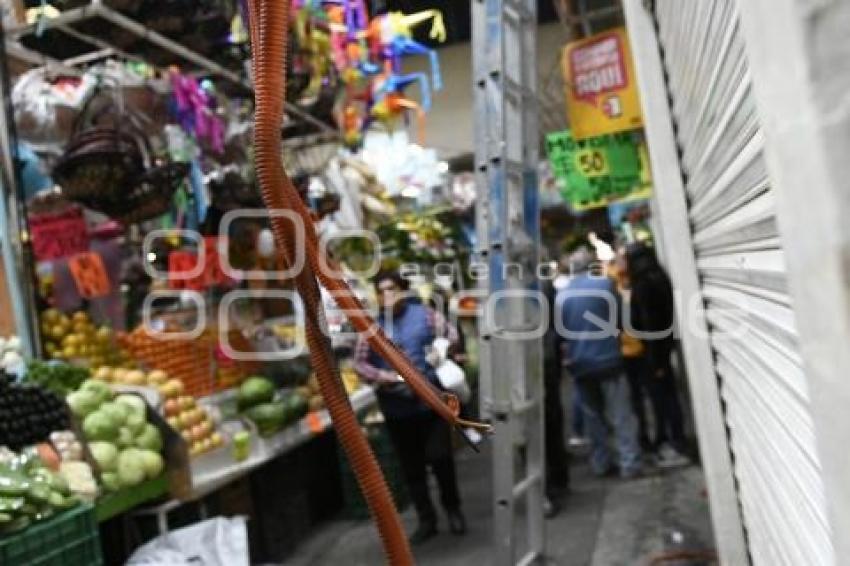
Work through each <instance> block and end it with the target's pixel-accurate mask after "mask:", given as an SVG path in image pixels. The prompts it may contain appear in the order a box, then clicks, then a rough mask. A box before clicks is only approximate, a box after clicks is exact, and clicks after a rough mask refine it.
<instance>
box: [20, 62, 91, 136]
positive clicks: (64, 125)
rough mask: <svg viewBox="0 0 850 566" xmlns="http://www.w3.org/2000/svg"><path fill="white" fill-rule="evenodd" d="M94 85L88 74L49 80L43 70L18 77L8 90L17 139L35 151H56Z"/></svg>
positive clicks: (69, 131)
mask: <svg viewBox="0 0 850 566" xmlns="http://www.w3.org/2000/svg"><path fill="white" fill-rule="evenodd" d="M95 83H96V80H95V79H94V78H93V77H91V76H90V75H88V74H86V75H83V76H82V77H54V78H51V77H49V76H48V73H47V71H46V70H45V69H44V68H37V69H32V70H30V71H27V72H26V73H24V74H23V75H21V77H20V78H19V79H18V80H17V82H16V83H15V86H14V88H12V104H13V105H14V108H15V121H16V123H17V126H18V135H19V137H20V138H21V139H22V140H25V141H27V142H29V143H30V144H32V145H33V146H34V147H35V148H36V149H37V150H44V151H49V150H51V149H53V150H54V151H56V152H59V151H60V150H61V146H62V145H64V144H65V142H66V141H67V140H68V138H69V137H70V135H71V130H72V128H73V125H74V119H75V117H76V115H77V113H78V112H79V110H80V108H81V107H82V105H83V103H84V101H85V100H86V99H87V98H88V97H89V95H90V94H91V92H92V90H93V89H94V86H95Z"/></svg>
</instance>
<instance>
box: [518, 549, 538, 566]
mask: <svg viewBox="0 0 850 566" xmlns="http://www.w3.org/2000/svg"><path fill="white" fill-rule="evenodd" d="M540 558H541V554H540V552H538V551H536V550H530V551H529V552H527V553H526V554H525V556H523V557H522V558H520V559H519V561H517V563H516V564H517V566H529V565H531V564H535V563H536V562H537V561H538V560H540Z"/></svg>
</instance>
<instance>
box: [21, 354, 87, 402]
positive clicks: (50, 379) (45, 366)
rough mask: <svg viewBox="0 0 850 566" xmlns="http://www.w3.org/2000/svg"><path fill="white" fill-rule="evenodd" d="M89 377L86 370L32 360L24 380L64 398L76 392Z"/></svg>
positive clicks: (58, 363)
mask: <svg viewBox="0 0 850 566" xmlns="http://www.w3.org/2000/svg"><path fill="white" fill-rule="evenodd" d="M89 375H90V373H89V370H88V369H87V368H83V367H78V366H72V365H70V364H66V363H62V362H55V361H54V362H40V361H38V360H33V361H31V362H30V363H29V364H28V365H27V370H26V373H25V374H24V380H25V381H26V382H28V383H34V384H36V385H39V386H41V387H44V388H45V389H49V390H50V391H53V392H54V393H56V394H57V395H60V396H62V397H65V396H66V395H68V393H70V392H72V391H76V390H77V389H78V388H79V387H80V385H82V384H83V382H84V381H85V380H86V379H88V378H89Z"/></svg>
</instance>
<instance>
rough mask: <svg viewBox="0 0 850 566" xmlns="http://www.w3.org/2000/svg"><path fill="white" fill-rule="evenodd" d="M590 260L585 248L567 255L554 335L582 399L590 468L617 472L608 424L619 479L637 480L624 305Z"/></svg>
mask: <svg viewBox="0 0 850 566" xmlns="http://www.w3.org/2000/svg"><path fill="white" fill-rule="evenodd" d="M594 261H595V256H594V255H593V254H592V253H591V252H590V251H589V250H588V249H587V248H579V249H578V250H576V251H575V252H573V254H572V255H571V256H570V263H571V268H572V272H573V274H574V277H573V278H572V279H571V280H570V283H569V285H567V287H566V288H565V289H564V290H562V291H561V292H560V293H558V297H557V300H556V303H557V309H558V312H559V313H560V315H561V321H560V322H561V326H560V328H559V329H558V331H559V332H560V333H561V337H562V338H563V339H564V341H565V343H566V348H565V349H566V361H567V367H568V369H569V371H570V373H571V374H572V376H573V378H574V380H575V386H576V388H577V389H578V390H579V392H580V394H581V408H582V411H583V414H584V418H585V426H586V427H587V432H588V434H589V435H590V442H591V454H590V465H591V468H592V469H593V472H594V473H595V474H596V475H598V476H604V475H608V474H610V473H612V472H614V470H616V468H617V467H616V466H615V465H614V463H613V462H612V458H611V452H610V450H609V448H608V426H607V424H606V422H607V423H610V424H611V425H612V427H613V432H614V436H615V438H616V444H617V452H618V457H619V473H620V476H621V477H623V478H625V479H628V478H633V477H636V476H639V475H640V474H641V472H642V469H641V452H640V445H639V443H638V439H637V422H636V419H635V415H634V412H633V411H632V407H631V403H630V399H629V384H628V381H627V380H626V374H625V368H624V364H623V356H622V353H621V351H620V340H619V337H618V335H619V328H620V326H621V325H620V314H621V312H620V309H621V305H622V303H621V301H620V295H619V293H617V287H616V284H615V283H614V281H613V279H611V278H610V277H608V276H607V275H606V274H605V273H604V271H603V272H602V273H599V274H591V272H590V270H591V268H592V267H594V266H593V263H594Z"/></svg>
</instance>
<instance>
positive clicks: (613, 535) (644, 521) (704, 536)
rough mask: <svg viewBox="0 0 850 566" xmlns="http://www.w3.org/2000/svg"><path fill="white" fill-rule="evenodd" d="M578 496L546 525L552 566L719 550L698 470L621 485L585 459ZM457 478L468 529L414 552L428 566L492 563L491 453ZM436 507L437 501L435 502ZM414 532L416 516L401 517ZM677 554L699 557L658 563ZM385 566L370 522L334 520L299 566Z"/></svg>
mask: <svg viewBox="0 0 850 566" xmlns="http://www.w3.org/2000/svg"><path fill="white" fill-rule="evenodd" d="M572 470H573V477H572V493H571V494H570V496H569V497H568V499H567V500H566V504H565V507H564V510H563V511H562V512H561V513H560V514H559V515H558V516H557V517H555V518H553V519H550V520H549V521H547V532H546V540H547V549H546V555H547V563H548V564H558V565H565V566H584V565H590V566H618V565H629V566H631V565H650V564H674V565H686V564H687V565H697V564H710V563H711V562H710V561H706V560H705V559H700V558H697V557H696V555H699V554H703V555H704V554H705V551H711V550H713V546H714V543H713V537H712V533H711V526H710V522H709V516H708V503H707V500H706V499H705V496H704V482H703V478H702V473H701V471H700V469H699V468H698V467H696V466H690V467H687V468H679V469H676V470H668V471H664V472H663V473H662V472H660V471H655V472H654V473H653V474H652V475H648V476H647V477H644V478H641V479H637V480H630V481H622V480H619V479H598V478H595V477H593V476H592V475H591V474H590V471H589V469H588V466H587V465H586V463H585V462H584V458H582V457H577V458H574V464H573V468H572ZM458 473H459V477H460V480H461V493H462V496H463V498H464V511H465V513H466V516H467V519H468V521H469V523H470V525H469V527H470V528H469V533H468V534H467V535H466V536H463V537H457V536H453V535H451V534H448V533H447V532H445V528H444V525H441V527H443V529H442V531H441V533H440V535H439V536H437V537H435V538H434V539H432V540H430V541H428V542H427V543H425V544H424V545H422V546H419V547H416V548H415V549H414V552H415V555H416V559H417V563H419V564H423V565H440V566H443V565H446V566H454V565H457V566H461V565H463V566H467V565H483V564H491V563H492V559H491V554H490V552H491V550H490V546H491V544H490V542H491V525H492V516H491V510H490V491H491V486H490V454H489V450H488V447H487V446H485V447H484V450H483V451H482V453H481V454H475V453H473V452H471V451H469V450H466V449H464V450H462V451H461V452H459V453H458ZM435 501H436V498H435ZM403 519H404V523H405V526H406V527H407V528H408V529H409V530H412V529H413V528H414V526H415V517H414V514H413V511H412V509H408V510H407V511H406V512H405V513H404V514H403ZM672 552H684V553H685V554H688V553H694V554H695V556H694V557H688V558H680V559H677V560H675V561H671V560H669V559H668V560H662V561H659V560H660V559H662V558H664V557H665V556H667V557H668V558H669V556H670V553H672ZM382 563H383V556H382V552H381V548H380V545H379V543H378V539H377V534H376V532H375V530H374V529H373V527H372V525H371V523H369V522H368V521H342V520H340V521H333V522H331V523H329V524H327V525H326V526H324V527H322V528H321V529H319V530H318V531H317V532H315V533H314V535H313V536H312V537H311V538H310V539H308V540H306V541H304V543H303V544H302V545H301V546H300V547H299V548H298V550H297V551H296V554H295V556H293V557H292V558H291V559H290V560H287V561H286V564H287V565H293V566H318V565H326V564H346V565H350V566H359V565H363V566H367V565H368V566H372V565H376V564H382Z"/></svg>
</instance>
